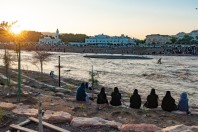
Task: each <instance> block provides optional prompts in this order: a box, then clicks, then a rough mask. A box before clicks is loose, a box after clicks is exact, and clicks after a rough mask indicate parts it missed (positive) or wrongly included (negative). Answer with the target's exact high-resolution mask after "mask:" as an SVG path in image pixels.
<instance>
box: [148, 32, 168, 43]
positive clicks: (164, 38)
mask: <svg viewBox="0 0 198 132" xmlns="http://www.w3.org/2000/svg"><path fill="white" fill-rule="evenodd" d="M167 43H171V36H168V35H160V34H151V35H147V36H146V44H167Z"/></svg>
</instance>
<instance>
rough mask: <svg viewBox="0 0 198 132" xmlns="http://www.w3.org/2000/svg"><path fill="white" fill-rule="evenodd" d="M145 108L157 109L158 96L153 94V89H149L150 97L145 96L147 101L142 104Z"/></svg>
mask: <svg viewBox="0 0 198 132" xmlns="http://www.w3.org/2000/svg"><path fill="white" fill-rule="evenodd" d="M144 106H145V107H147V108H157V107H158V95H157V94H155V89H151V93H150V95H148V96H147V101H146V103H145V104H144Z"/></svg>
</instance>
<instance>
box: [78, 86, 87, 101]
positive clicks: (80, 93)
mask: <svg viewBox="0 0 198 132" xmlns="http://www.w3.org/2000/svg"><path fill="white" fill-rule="evenodd" d="M86 98H87V94H86V92H85V84H84V83H82V84H81V85H80V87H78V89H77V92H76V100H77V101H86Z"/></svg>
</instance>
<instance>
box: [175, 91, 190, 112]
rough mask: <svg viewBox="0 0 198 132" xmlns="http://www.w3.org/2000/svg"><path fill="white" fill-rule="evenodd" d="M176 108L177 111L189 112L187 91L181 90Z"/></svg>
mask: <svg viewBox="0 0 198 132" xmlns="http://www.w3.org/2000/svg"><path fill="white" fill-rule="evenodd" d="M178 110H179V111H185V112H186V113H187V114H188V113H190V112H189V107H188V97H187V93H186V92H183V93H182V94H181V95H180V100H179V104H178Z"/></svg>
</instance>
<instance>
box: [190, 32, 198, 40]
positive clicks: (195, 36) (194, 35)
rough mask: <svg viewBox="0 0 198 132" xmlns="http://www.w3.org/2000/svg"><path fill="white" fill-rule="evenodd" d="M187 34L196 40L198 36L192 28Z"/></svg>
mask: <svg viewBox="0 0 198 132" xmlns="http://www.w3.org/2000/svg"><path fill="white" fill-rule="evenodd" d="M189 36H191V37H193V39H194V40H196V39H197V37H198V30H194V31H192V32H190V33H189Z"/></svg>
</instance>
